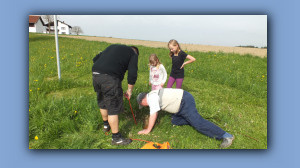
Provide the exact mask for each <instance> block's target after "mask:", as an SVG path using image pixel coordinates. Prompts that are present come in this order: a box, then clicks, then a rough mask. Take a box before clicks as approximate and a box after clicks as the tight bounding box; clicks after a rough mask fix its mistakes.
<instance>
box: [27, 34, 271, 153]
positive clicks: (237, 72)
mask: <svg viewBox="0 0 300 168" xmlns="http://www.w3.org/2000/svg"><path fill="white" fill-rule="evenodd" d="M116 43H117V42H116ZM109 45H110V43H106V42H99V41H86V40H83V39H72V38H63V37H59V48H60V65H61V78H62V80H61V81H58V77H57V66H56V53H55V40H54V36H49V35H37V34H32V33H29V148H31V149H139V148H141V147H142V146H143V145H144V144H145V142H141V141H134V142H132V143H131V144H130V145H127V146H112V145H111V144H110V143H111V133H109V135H105V134H104V133H103V132H102V118H101V115H100V112H99V108H98V106H97V102H96V94H95V92H94V90H93V86H92V75H91V68H92V64H93V62H92V58H93V57H94V56H95V55H96V54H97V53H98V52H99V51H103V50H104V49H105V48H106V47H107V46H109ZM136 46H137V47H138V48H139V50H140V56H139V71H138V80H137V82H136V85H135V87H134V90H133V95H132V99H131V105H132V108H133V111H134V114H135V117H136V120H137V123H138V125H135V123H134V120H133V117H132V114H131V110H130V107H129V104H128V101H127V100H126V99H124V105H125V112H124V113H122V114H121V115H120V116H119V117H120V132H121V133H122V134H123V135H124V136H125V137H128V138H133V139H143V140H147V141H153V142H158V143H163V142H166V141H168V142H169V143H170V145H171V147H172V148H173V149H219V145H220V143H221V141H218V140H215V139H212V138H208V137H206V136H204V135H202V134H201V133H198V132H197V131H196V130H195V129H194V128H192V127H190V126H173V125H172V124H171V122H170V114H169V113H166V112H159V117H158V120H157V122H156V125H155V127H154V128H153V130H152V132H151V133H150V135H137V132H138V131H140V130H142V126H143V122H144V119H145V116H146V115H148V113H149V109H148V108H143V109H141V110H139V109H138V104H137V103H136V96H137V95H138V93H140V92H149V91H151V87H150V86H149V85H148V83H149V81H148V80H149V69H148V67H147V64H148V58H149V56H150V54H152V53H156V54H157V55H158V57H159V59H160V61H161V62H162V63H163V65H164V66H165V67H166V70H167V73H168V76H169V74H170V71H171V59H170V58H169V57H168V53H169V51H168V50H167V49H166V48H162V47H161V48H153V47H146V46H142V45H136ZM183 50H185V52H187V53H188V54H189V55H192V56H194V57H195V58H196V61H195V62H194V63H192V64H188V65H187V66H185V79H184V82H183V86H182V88H183V89H184V90H187V91H188V92H190V93H191V94H193V95H194V97H195V100H196V106H197V108H198V111H199V113H200V114H201V115H202V116H203V118H205V119H207V120H209V121H211V122H213V123H215V124H216V125H218V126H220V127H221V128H222V129H224V130H225V131H227V132H229V133H231V134H233V135H235V137H236V139H235V140H234V143H233V145H232V146H231V147H230V149H266V148H267V57H263V58H261V57H258V56H253V55H250V54H246V55H243V56H241V55H239V54H237V53H225V52H212V51H210V52H198V51H189V50H188V49H185V48H183ZM260 50H262V49H260ZM126 75H127V74H126ZM126 79H127V77H126V76H125V78H124V80H123V82H122V85H123V89H124V90H126V89H127V80H126Z"/></svg>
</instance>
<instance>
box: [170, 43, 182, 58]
mask: <svg viewBox="0 0 300 168" xmlns="http://www.w3.org/2000/svg"><path fill="white" fill-rule="evenodd" d="M170 44H171V45H172V46H176V45H178V48H177V51H176V53H174V54H178V53H179V51H180V50H181V48H180V45H179V43H178V42H177V41H176V40H174V39H172V40H170V41H169V43H168V48H169V45H170ZM172 55H173V53H172V52H171V50H170V53H169V56H170V57H172Z"/></svg>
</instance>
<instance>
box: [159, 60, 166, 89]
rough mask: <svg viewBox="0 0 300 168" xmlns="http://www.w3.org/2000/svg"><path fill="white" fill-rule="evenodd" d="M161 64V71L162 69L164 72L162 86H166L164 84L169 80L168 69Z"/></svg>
mask: <svg viewBox="0 0 300 168" xmlns="http://www.w3.org/2000/svg"><path fill="white" fill-rule="evenodd" d="M160 66H161V67H160V68H161V71H162V74H163V78H162V82H161V86H164V84H165V83H166V81H167V71H166V68H165V67H164V66H163V65H162V64H161V65H160Z"/></svg>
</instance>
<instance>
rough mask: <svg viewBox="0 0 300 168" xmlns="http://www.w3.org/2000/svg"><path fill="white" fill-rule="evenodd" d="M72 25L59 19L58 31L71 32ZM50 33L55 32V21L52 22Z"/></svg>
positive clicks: (61, 32) (60, 32)
mask: <svg viewBox="0 0 300 168" xmlns="http://www.w3.org/2000/svg"><path fill="white" fill-rule="evenodd" d="M48 24H49V23H47V24H45V26H46V30H47V33H48V32H49V30H48ZM71 30H72V26H70V25H68V24H66V23H65V22H64V21H60V20H57V33H58V34H71ZM50 33H54V22H51V23H50Z"/></svg>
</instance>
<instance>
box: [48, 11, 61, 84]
mask: <svg viewBox="0 0 300 168" xmlns="http://www.w3.org/2000/svg"><path fill="white" fill-rule="evenodd" d="M54 29H55V44H56V61H57V73H58V79H59V80H60V62H59V47H58V36H57V18H56V15H54ZM49 31H50V30H49Z"/></svg>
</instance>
